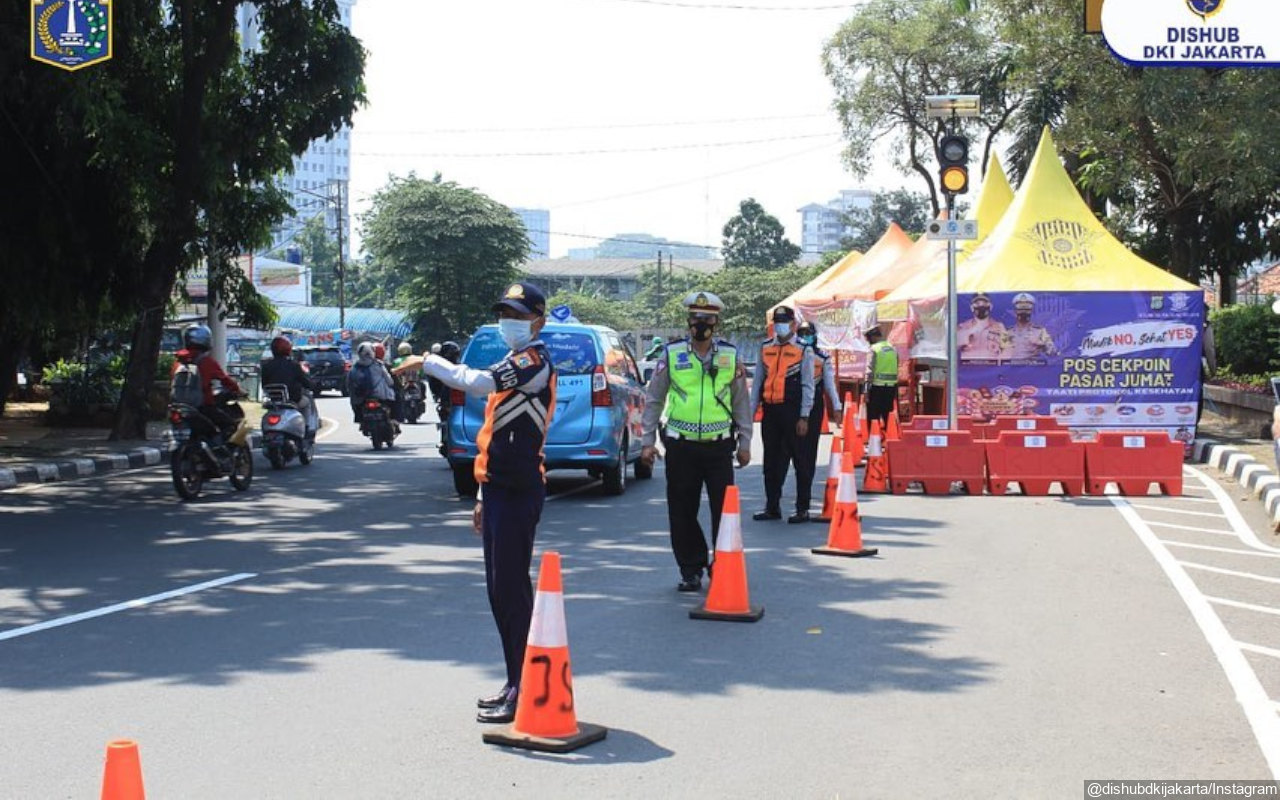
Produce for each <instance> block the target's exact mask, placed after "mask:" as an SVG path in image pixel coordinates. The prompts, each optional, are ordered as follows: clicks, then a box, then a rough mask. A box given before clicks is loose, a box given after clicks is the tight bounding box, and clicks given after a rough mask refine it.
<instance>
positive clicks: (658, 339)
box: [653, 336, 662, 344]
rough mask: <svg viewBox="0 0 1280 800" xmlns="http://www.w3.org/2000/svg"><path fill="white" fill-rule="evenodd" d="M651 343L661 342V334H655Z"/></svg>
mask: <svg viewBox="0 0 1280 800" xmlns="http://www.w3.org/2000/svg"><path fill="white" fill-rule="evenodd" d="M653 343H654V344H662V337H661V336H655V337H653Z"/></svg>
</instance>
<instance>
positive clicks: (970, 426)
mask: <svg viewBox="0 0 1280 800" xmlns="http://www.w3.org/2000/svg"><path fill="white" fill-rule="evenodd" d="M956 427H957V428H959V429H960V430H962V431H971V432H972V433H973V439H974V441H977V442H981V441H985V440H987V439H994V438H996V426H995V423H992V422H983V421H982V420H981V419H974V418H973V417H970V416H959V417H956ZM946 428H947V418H946V415H942V414H917V415H915V416H914V417H912V418H911V430H914V431H941V430H946Z"/></svg>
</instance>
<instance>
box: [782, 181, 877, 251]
mask: <svg viewBox="0 0 1280 800" xmlns="http://www.w3.org/2000/svg"><path fill="white" fill-rule="evenodd" d="M873 194H874V193H873V192H870V191H867V190H866V189H843V190H841V192H840V196H839V197H837V198H835V199H833V200H829V201H827V203H826V204H825V205H819V204H817V203H810V204H809V205H807V206H804V207H802V208H800V209H798V210H799V211H800V226H801V227H800V250H801V251H802V252H804V253H812V254H816V253H829V252H831V251H833V250H840V249H842V248H841V247H840V240H841V239H842V238H844V237H846V236H852V235H853V234H854V231H853V229H852V228H850V227H849V226H848V225H846V224H845V215H846V214H848V213H849V212H850V211H853V210H854V209H862V210H864V211H865V210H867V209H870V208H871V198H872V196H873Z"/></svg>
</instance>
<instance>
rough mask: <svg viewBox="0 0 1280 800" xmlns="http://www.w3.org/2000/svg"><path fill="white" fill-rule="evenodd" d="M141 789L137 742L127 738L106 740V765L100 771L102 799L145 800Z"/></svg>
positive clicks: (140, 760)
mask: <svg viewBox="0 0 1280 800" xmlns="http://www.w3.org/2000/svg"><path fill="white" fill-rule="evenodd" d="M146 796H147V794H146V792H145V791H143V789H142V759H141V758H139V756H138V743H137V742H134V741H131V740H129V739H117V740H115V741H112V742H107V766H106V768H105V769H104V770H103V772H102V800H146Z"/></svg>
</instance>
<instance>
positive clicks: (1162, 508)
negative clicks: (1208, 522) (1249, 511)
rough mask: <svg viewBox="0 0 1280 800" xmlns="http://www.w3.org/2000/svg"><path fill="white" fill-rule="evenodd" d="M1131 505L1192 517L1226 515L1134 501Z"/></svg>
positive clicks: (1220, 516) (1221, 516) (1219, 517)
mask: <svg viewBox="0 0 1280 800" xmlns="http://www.w3.org/2000/svg"><path fill="white" fill-rule="evenodd" d="M1133 507H1134V508H1145V509H1147V510H1149V511H1163V512H1165V513H1166V514H1190V515H1191V516H1193V517H1217V518H1218V519H1222V518H1223V517H1225V516H1226V515H1225V514H1221V513H1218V512H1214V511H1187V510H1186V509H1182V508H1166V507H1165V506H1148V505H1143V504H1141V503H1134V504H1133Z"/></svg>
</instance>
